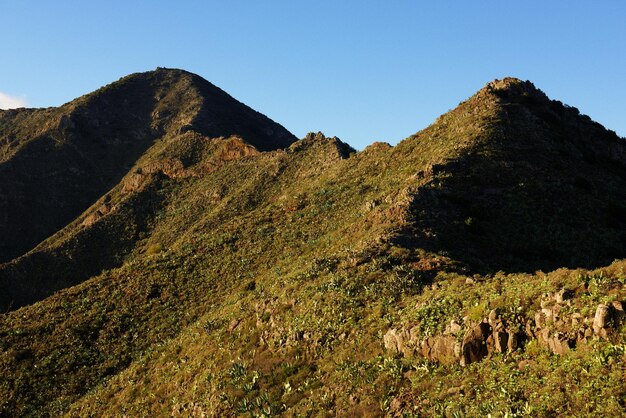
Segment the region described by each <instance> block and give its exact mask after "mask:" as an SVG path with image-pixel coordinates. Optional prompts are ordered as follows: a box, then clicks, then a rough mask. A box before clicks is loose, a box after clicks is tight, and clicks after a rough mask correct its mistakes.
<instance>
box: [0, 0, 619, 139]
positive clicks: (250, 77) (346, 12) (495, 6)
mask: <svg viewBox="0 0 626 418" xmlns="http://www.w3.org/2000/svg"><path fill="white" fill-rule="evenodd" d="M0 22H1V24H0V35H1V36H2V49H1V50H0V51H1V58H0V93H1V94H4V95H8V96H9V99H10V97H11V96H12V97H16V98H18V99H22V100H25V101H26V102H27V103H28V105H29V106H32V107H40V106H56V105H60V104H62V103H64V102H67V101H69V100H71V99H73V98H75V97H77V96H80V95H82V94H85V93H88V92H90V91H92V90H94V89H96V88H98V87H100V86H102V85H104V84H108V83H109V82H112V81H114V80H117V79H118V78H120V77H122V76H124V75H126V74H128V73H132V72H137V71H146V70H151V69H154V68H156V67H157V66H163V67H176V68H183V69H186V70H189V71H192V72H195V73H197V74H199V75H201V76H203V77H204V78H206V79H207V80H209V81H211V82H212V83H214V84H216V85H218V86H219V87H221V88H222V89H224V90H226V91H227V92H228V93H230V94H231V95H233V96H234V97H235V98H237V99H238V100H240V101H242V102H244V103H246V104H248V105H249V106H251V107H253V108H254V109H256V110H258V111H260V112H262V113H264V114H266V115H268V116H269V117H271V118H272V119H274V120H275V121H277V122H279V123H281V124H283V125H284V126H285V127H286V128H287V129H289V130H291V131H292V132H293V133H294V134H296V135H297V136H298V137H302V136H304V134H305V133H306V132H308V131H318V130H321V131H323V132H324V133H325V134H327V135H336V136H338V137H340V138H341V139H343V140H344V141H347V142H349V143H350V144H351V145H353V146H355V147H356V148H359V149H362V148H363V147H365V146H366V145H367V144H369V143H371V142H374V141H387V142H391V143H396V142H398V141H399V140H401V139H402V138H405V137H407V136H408V135H410V134H412V133H414V132H416V131H418V130H420V129H423V128H424V127H426V126H427V125H428V124H430V123H431V122H432V121H433V120H434V119H435V118H436V117H437V116H438V115H439V114H441V113H444V112H446V111H447V110H449V109H451V108H454V107H455V106H456V105H457V104H458V103H459V102H460V101H462V100H464V99H466V98H467V97H469V96H470V95H471V94H473V93H474V92H475V91H476V90H478V89H480V88H481V87H482V86H483V85H484V84H485V83H486V82H488V81H490V80H492V79H494V78H502V77H504V76H515V77H519V78H522V79H528V80H531V81H533V82H534V83H535V85H536V86H537V87H539V88H541V89H542V90H543V91H545V92H546V93H547V94H548V95H549V96H550V97H552V98H555V99H558V100H561V101H563V102H565V103H567V104H570V105H573V106H576V107H578V108H579V109H580V110H581V112H583V113H586V114H588V115H589V116H591V117H592V118H593V119H595V120H597V121H598V122H600V123H602V124H603V125H605V126H606V127H608V128H610V129H613V130H615V131H616V132H617V133H618V134H620V135H621V136H625V135H626V1H623V0H619V1H618V0H615V1H576V0H568V1H565V0H563V1H556V0H550V1H546V0H543V1H524V2H522V1H516V2H513V1H509V2H504V1H495V0H494V1H479V0H476V1H460V0H459V1H436V2H435V1H430V2H425V1H400V0H393V1H392V0H380V1H337V0H335V1H320V0H315V1H310V0H309V1H297V0H285V1H238V0H229V1H219V2H218V1H176V2H174V1H156V0H155V1H148V0H145V1H130V0H126V1H118V0H107V1H63V0H59V1H24V0H0ZM5 98H6V96H5ZM7 100H8V99H7Z"/></svg>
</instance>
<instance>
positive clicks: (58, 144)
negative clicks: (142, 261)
mask: <svg viewBox="0 0 626 418" xmlns="http://www.w3.org/2000/svg"><path fill="white" fill-rule="evenodd" d="M186 132H196V133H198V134H200V135H202V136H204V137H207V138H216V137H230V136H233V135H236V136H239V137H240V138H242V139H243V140H244V141H246V142H247V143H249V144H251V145H253V146H254V147H256V148H257V149H259V150H261V151H265V150H272V149H277V148H281V147H285V146H288V145H289V144H290V143H292V142H293V141H294V140H295V138H294V137H293V136H292V135H291V134H290V133H289V132H287V131H286V130H285V129H284V128H283V127H281V126H280V125H278V124H276V123H274V122H272V121H271V120H269V119H268V118H266V117H265V116H263V115H261V114H259V113H257V112H255V111H254V110H252V109H250V108H248V107H247V106H245V105H244V104H242V103H239V102H238V101H236V100H235V99H233V98H232V97H230V96H229V95H228V94H226V93H225V92H223V91H222V90H220V89H218V88H217V87H215V86H213V85H212V84H210V83H209V82H207V81H206V80H203V79H202V78H200V77H198V76H196V75H193V74H191V73H187V72H184V71H180V70H169V69H157V70H156V71H151V72H147V73H142V74H133V75H130V76H128V77H124V78H123V79H121V80H119V81H117V82H115V83H113V84H111V85H108V86H106V87H103V88H102V89H100V90H98V91H96V92H94V93H91V94H88V95H86V96H83V97H81V98H79V99H76V100H74V101H72V102H70V103H67V104H65V105H63V106H61V107H59V108H48V109H17V110H7V111H0V236H2V237H3V239H2V241H1V242H0V262H3V261H8V260H10V259H12V258H15V257H17V256H19V255H21V254H24V253H25V252H27V251H28V250H30V249H32V248H33V247H35V246H36V245H37V244H38V243H40V242H41V241H43V240H44V239H45V238H47V237H49V236H50V235H52V234H53V233H54V232H56V231H57V230H59V229H61V228H62V227H64V226H65V225H66V224H68V223H69V222H70V221H72V220H73V219H75V218H76V217H77V216H78V215H80V214H81V213H82V212H83V211H85V210H86V209H87V208H88V207H89V206H91V205H92V204H93V203H94V202H95V201H96V200H97V199H98V198H99V197H101V196H102V195H103V194H105V193H106V192H107V191H109V190H110V189H111V188H113V186H115V185H116V184H118V183H119V181H120V180H121V179H122V177H123V176H124V175H126V174H127V173H128V171H129V170H130V169H131V167H133V166H134V165H135V163H136V162H137V160H138V159H139V158H140V157H142V156H144V157H145V156H146V153H148V151H149V149H150V148H151V147H153V146H154V145H155V144H157V143H158V142H159V141H161V142H167V141H171V140H176V139H175V137H176V136H177V135H182V134H183V133H186ZM188 157H189V158H192V157H193V156H192V155H189V156H188ZM182 163H183V164H186V163H187V161H182Z"/></svg>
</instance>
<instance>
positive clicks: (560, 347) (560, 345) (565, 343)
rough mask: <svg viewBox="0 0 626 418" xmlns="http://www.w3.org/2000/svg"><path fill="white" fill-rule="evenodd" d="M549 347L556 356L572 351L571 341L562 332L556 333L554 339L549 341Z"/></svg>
mask: <svg viewBox="0 0 626 418" xmlns="http://www.w3.org/2000/svg"><path fill="white" fill-rule="evenodd" d="M548 346H549V347H550V350H552V352H553V353H554V354H558V355H563V354H565V353H567V352H568V351H569V349H570V346H569V339H568V338H567V337H566V336H564V335H563V334H562V333H560V332H557V333H555V334H554V335H553V336H552V338H550V339H549V340H548Z"/></svg>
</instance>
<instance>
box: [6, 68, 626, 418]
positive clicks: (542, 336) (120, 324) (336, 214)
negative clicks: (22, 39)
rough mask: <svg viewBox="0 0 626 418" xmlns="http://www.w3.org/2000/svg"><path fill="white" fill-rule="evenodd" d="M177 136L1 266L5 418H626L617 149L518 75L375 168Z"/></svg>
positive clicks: (295, 151) (300, 146)
mask: <svg viewBox="0 0 626 418" xmlns="http://www.w3.org/2000/svg"><path fill="white" fill-rule="evenodd" d="M183 90H184V89H183ZM179 93H181V92H177V94H179ZM94 97H96V98H97V97H101V96H99V95H95V96H94ZM163 100H172V101H174V102H176V101H177V100H180V97H171V98H170V99H165V98H163V99H162V100H161V101H163ZM185 105H186V106H190V107H191V108H194V107H195V106H199V107H201V106H202V103H201V100H199V101H197V102H193V103H191V104H190V103H189V102H186V103H185ZM176 108H178V107H176ZM207 112H208V111H207ZM208 113H210V112H208ZM187 114H188V112H185V115H187ZM166 116H167V115H164V116H163V117H164V119H163V122H162V123H160V124H157V127H156V129H162V127H166V130H167V129H169V128H167V127H171V131H172V134H171V136H168V137H166V138H165V139H164V140H160V141H157V143H155V144H154V145H153V146H152V147H151V148H149V151H148V152H146V153H145V154H142V155H141V156H140V157H139V158H137V159H136V160H135V162H134V163H133V164H132V165H131V166H130V167H128V168H127V169H126V171H125V172H124V173H123V176H121V177H120V179H119V181H118V182H117V183H116V184H115V185H114V186H112V187H111V188H110V189H108V190H106V191H105V192H104V193H103V194H101V195H99V196H98V198H97V199H95V200H94V201H93V202H92V204H91V206H90V207H89V208H88V209H87V210H86V211H84V212H82V213H80V214H78V215H77V216H76V217H75V218H74V219H73V220H71V221H70V222H69V223H67V224H66V225H65V226H64V227H63V229H60V230H58V231H57V232H56V233H55V234H53V235H51V236H50V237H48V238H46V239H45V240H44V241H43V242H41V243H40V244H39V245H38V246H37V247H35V249H34V250H32V251H30V252H28V253H27V254H26V255H23V256H22V257H20V258H18V259H14V260H12V261H11V262H8V263H4V264H2V265H0V286H2V287H3V289H5V290H6V292H4V293H3V294H2V295H0V304H2V305H3V308H4V309H6V308H10V309H11V311H9V312H6V313H3V314H0V376H2V378H0V415H7V416H38V415H39V416H41V415H44V416H46V415H47V416H84V415H89V414H94V413H95V414H102V415H111V416H116V415H123V414H126V415H132V416H146V415H149V416H163V415H173V416H185V415H192V416H193V415H195V416H202V415H208V416H236V415H241V414H251V415H259V416H260V415H263V414H264V415H275V414H293V415H298V414H302V415H304V414H320V415H324V414H329V413H330V414H333V413H334V414H339V415H342V414H343V415H346V416H357V415H369V416H382V415H398V416H402V414H411V413H415V414H418V415H436V414H453V413H458V414H466V415H469V416H478V415H486V414H490V413H493V414H496V413H501V414H505V413H506V414H508V415H515V414H522V413H528V414H531V415H537V416H555V415H563V414H572V413H578V412H580V411H583V412H582V413H589V414H591V413H596V414H598V413H600V414H604V415H620V414H621V413H622V412H624V403H623V402H622V401H621V399H626V387H624V385H623V384H621V374H622V373H623V366H624V363H625V361H626V358H624V356H623V348H621V347H623V341H624V335H626V334H625V332H626V329H625V328H624V327H623V321H622V317H623V316H622V314H621V313H620V312H623V309H624V306H626V305H622V302H623V301H626V291H624V287H623V284H624V280H626V279H625V277H624V274H623V272H624V271H626V270H625V269H626V266H625V264H624V263H625V262H624V261H623V260H617V261H613V258H615V257H614V256H617V258H624V254H625V253H626V250H625V248H624V245H626V240H624V233H625V232H624V231H625V228H624V225H623V219H626V217H622V214H623V213H626V212H622V211H623V210H626V209H624V208H623V204H622V202H623V201H625V200H624V199H625V197H624V193H625V190H626V176H624V173H625V168H624V167H625V166H626V159H624V154H623V151H624V147H625V145H624V143H623V142H622V140H621V139H620V138H618V137H617V136H616V135H615V134H614V133H611V132H610V131H608V130H606V129H604V128H602V127H601V126H600V125H599V124H597V123H595V122H592V121H590V120H589V118H587V117H584V116H580V115H579V114H578V111H577V110H575V109H573V108H569V107H566V106H564V105H562V104H560V102H557V101H552V100H549V99H548V98H547V96H545V95H544V94H543V93H541V91H540V90H538V89H536V88H535V87H534V86H533V85H532V84H531V83H529V82H524V81H521V80H517V79H512V78H507V79H504V80H496V81H494V82H491V83H488V84H487V85H486V86H485V87H484V88H483V89H481V90H479V92H477V93H476V94H475V95H473V96H472V97H470V98H469V99H468V100H465V101H464V102H462V103H461V104H460V105H459V106H458V107H457V108H455V109H453V110H452V111H450V112H448V113H446V114H445V115H442V116H441V117H439V118H438V119H437V121H435V122H434V123H433V124H432V125H430V126H429V127H427V128H426V129H424V130H422V131H419V132H418V133H416V134H414V135H412V136H410V137H409V138H407V139H405V140H403V141H401V142H400V143H399V144H398V145H396V146H393V147H392V146H390V145H388V144H384V143H377V144H372V145H370V146H368V147H367V148H366V149H364V150H363V151H360V152H355V151H354V150H353V149H352V148H351V147H350V146H349V145H347V144H345V143H343V142H342V141H341V140H339V139H338V138H335V137H326V136H325V135H323V134H322V133H319V132H318V133H310V134H308V135H307V136H306V137H305V138H304V139H302V140H299V141H294V142H291V143H290V144H289V145H288V146H285V147H278V148H276V149H273V150H266V151H263V150H259V149H258V148H257V147H254V146H253V144H251V143H250V142H248V141H246V139H245V138H243V137H241V136H238V135H235V134H233V133H232V132H230V131H228V130H224V131H219V132H221V133H222V134H224V136H218V137H213V138H208V137H207V136H206V135H205V134H206V131H205V132H204V133H203V132H199V131H198V130H197V129H196V128H195V127H196V125H197V124H198V123H200V122H198V121H197V120H187V119H184V118H182V119H180V120H179V119H176V118H170V119H168V118H167V117H166ZM90 117H93V115H91V116H90ZM200 120H202V119H200ZM204 123H205V122H202V124H204ZM139 125H141V124H139ZM186 126H191V128H186ZM215 126H217V127H218V128H219V127H220V126H224V124H223V123H222V122H220V121H218V123H216V124H215V125H213V127H215ZM1 129H2V128H1V127H0V130H1ZM145 129H149V128H145ZM211 132H215V133H217V132H218V131H211ZM11 292H13V293H12V294H11ZM2 298H4V299H2ZM12 302H13V304H12V305H11V303H12ZM620 308H621V310H620ZM598 312H599V313H598ZM597 318H599V319H597ZM537 376H541V378H540V379H539V378H538V377H537ZM581 382H582V383H581ZM190 388H193V389H190ZM501 388H504V390H501ZM565 388H567V390H565ZM571 388H576V390H572V389H571ZM333 394H334V395H333ZM598 400H602V402H599V401H598Z"/></svg>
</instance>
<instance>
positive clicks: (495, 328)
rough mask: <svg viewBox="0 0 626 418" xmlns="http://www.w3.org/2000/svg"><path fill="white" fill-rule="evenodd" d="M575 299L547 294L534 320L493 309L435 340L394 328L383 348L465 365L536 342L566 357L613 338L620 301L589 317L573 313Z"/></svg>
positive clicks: (414, 329) (453, 325) (621, 313)
mask: <svg viewBox="0 0 626 418" xmlns="http://www.w3.org/2000/svg"><path fill="white" fill-rule="evenodd" d="M571 296H572V295H571V292H568V291H567V290H561V291H559V292H556V293H553V294H545V295H544V296H543V297H542V299H541V303H540V306H541V309H540V310H539V311H537V312H536V313H535V315H534V316H533V319H528V318H527V317H525V316H523V315H522V314H521V312H519V311H515V310H508V311H507V310H491V311H490V312H489V315H488V316H487V317H486V318H484V319H483V320H482V321H481V322H478V323H476V322H473V323H472V322H471V321H469V320H467V318H466V321H465V323H464V324H463V325H461V324H458V323H456V322H455V321H451V322H450V324H449V325H448V326H447V327H446V329H445V331H444V332H443V333H442V334H439V335H435V336H429V337H423V336H421V335H420V334H419V327H418V326H416V325H414V326H411V327H399V328H391V329H389V330H388V331H387V333H385V335H384V337H383V345H384V347H385V350H386V351H387V352H388V353H389V354H396V355H403V356H405V357H415V356H420V357H423V358H426V359H428V360H431V361H435V362H438V363H444V364H450V363H455V362H458V363H460V364H461V365H468V364H470V363H474V362H477V361H480V360H482V359H484V358H487V357H489V356H491V355H493V354H496V353H501V354H509V353H512V352H514V351H516V350H522V349H523V348H524V345H525V343H526V342H527V341H528V340H536V341H537V342H538V344H539V345H540V346H543V347H545V348H547V349H548V350H550V351H551V352H552V353H554V354H558V355H563V354H565V353H567V352H568V351H569V350H571V349H572V348H574V347H576V345H577V344H580V343H586V342H587V341H588V340H589V339H592V338H601V339H608V338H609V337H610V335H611V332H612V330H613V329H614V328H615V327H616V326H617V325H619V324H620V322H621V321H622V320H623V318H624V316H625V313H624V307H623V304H622V302H619V301H615V302H612V303H611V304H604V303H601V304H599V305H598V306H597V307H596V310H595V314H594V315H593V316H590V317H585V316H583V315H582V314H581V313H579V312H570V311H571V299H570V298H571ZM566 307H567V308H568V309H565V308H566ZM565 312H569V313H565Z"/></svg>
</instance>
